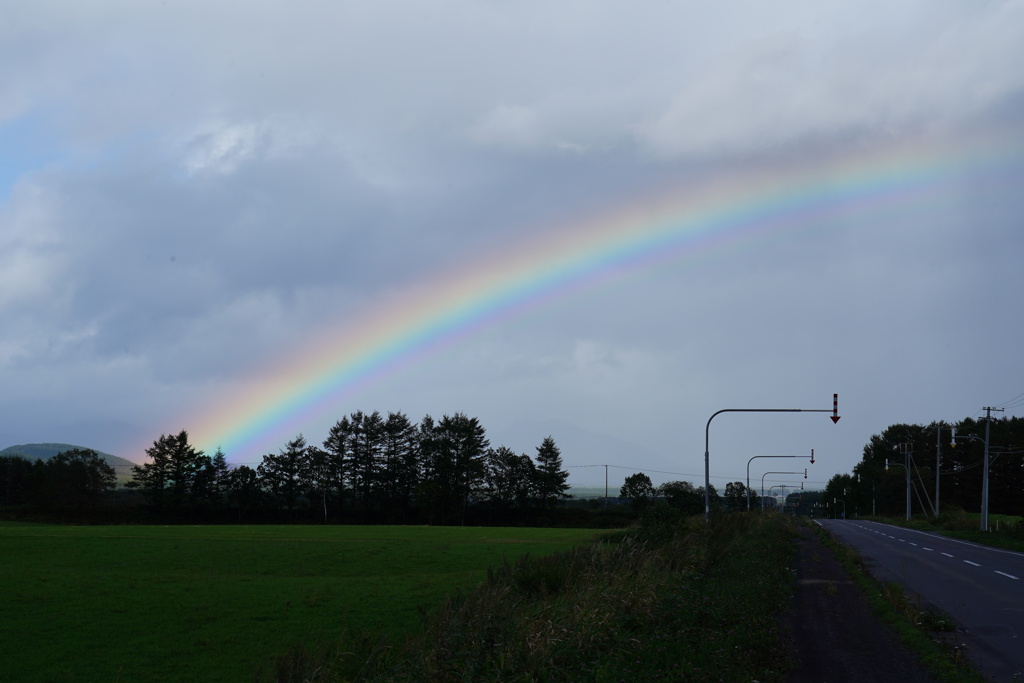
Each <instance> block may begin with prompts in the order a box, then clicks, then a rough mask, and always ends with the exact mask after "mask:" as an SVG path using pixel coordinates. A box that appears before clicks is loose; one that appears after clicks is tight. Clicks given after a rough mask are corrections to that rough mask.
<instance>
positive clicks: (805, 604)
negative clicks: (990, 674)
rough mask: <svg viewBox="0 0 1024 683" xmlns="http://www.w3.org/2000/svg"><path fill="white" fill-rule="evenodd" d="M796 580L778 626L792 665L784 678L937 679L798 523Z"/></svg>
mask: <svg viewBox="0 0 1024 683" xmlns="http://www.w3.org/2000/svg"><path fill="white" fill-rule="evenodd" d="M795 569H796V584H795V588H794V592H793V599H792V603H791V609H790V610H789V612H788V613H787V614H786V615H785V616H784V617H783V621H782V628H783V633H784V636H785V638H786V641H787V644H788V648H789V649H790V652H791V654H792V658H793V660H794V661H796V662H797V665H796V667H795V668H794V669H793V670H792V671H791V672H790V674H789V676H788V678H787V679H786V680H787V681H788V683H822V682H824V681H827V682H828V683H844V682H846V681H849V682H850V683H868V682H871V681H878V682H888V681H896V680H898V681H901V683H918V682H920V683H927V682H933V681H936V680H937V679H936V678H935V677H933V676H932V675H931V674H930V673H929V672H928V670H927V669H926V668H925V667H924V666H923V665H922V664H921V663H920V661H919V660H918V658H917V657H916V656H915V655H914V654H913V653H911V652H910V651H909V650H908V649H907V648H906V647H905V646H904V645H903V644H902V643H901V642H900V638H899V636H898V635H897V634H896V632H895V631H893V629H892V628H891V627H890V626H888V625H887V624H886V623H885V622H883V621H882V620H881V619H880V618H878V617H877V616H875V615H874V614H873V613H872V610H871V605H870V604H869V602H868V599H867V597H866V596H865V595H864V593H863V592H862V591H861V590H860V589H859V588H858V587H857V586H856V585H855V584H854V583H853V581H852V580H851V579H850V577H849V576H848V575H847V573H846V571H845V570H844V569H843V566H842V564H840V562H839V560H838V559H836V557H835V554H834V553H833V552H832V550H831V549H829V548H828V547H827V546H826V545H825V544H823V543H822V541H821V539H820V537H819V536H818V533H817V531H816V530H814V529H812V528H809V527H808V526H806V525H803V524H800V525H797V537H796V560H795Z"/></svg>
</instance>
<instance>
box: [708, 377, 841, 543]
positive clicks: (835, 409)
mask: <svg viewBox="0 0 1024 683" xmlns="http://www.w3.org/2000/svg"><path fill="white" fill-rule="evenodd" d="M829 412H830V413H832V424H835V423H837V422H839V394H832V410H828V409H821V410H817V409H807V408H723V409H722V410H719V411H716V412H714V413H712V414H711V417H709V418H708V423H707V426H705V427H704V523H705V524H706V523H708V522H710V521H711V452H710V449H709V444H710V441H711V438H710V437H711V421H712V420H714V419H715V417H716V416H718V415H721V414H722V413H829Z"/></svg>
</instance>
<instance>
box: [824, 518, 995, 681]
mask: <svg viewBox="0 0 1024 683" xmlns="http://www.w3.org/2000/svg"><path fill="white" fill-rule="evenodd" d="M813 526H814V528H815V530H816V531H817V532H818V534H819V535H820V536H821V538H822V542H823V543H824V544H825V545H826V546H828V547H829V548H830V549H831V550H832V552H833V553H835V556H836V558H837V559H838V560H839V561H840V563H842V565H843V568H844V569H845V570H846V573H847V574H849V576H850V578H851V580H853V582H854V583H856V584H857V586H859V587H860V589H861V590H862V591H864V594H865V595H866V596H867V598H868V600H869V601H870V602H871V606H872V609H873V610H874V612H875V614H876V615H877V616H879V617H880V618H881V619H883V620H884V621H885V622H886V623H888V624H889V625H890V626H891V627H892V628H893V630H894V631H896V633H897V634H899V636H900V640H902V642H903V643H904V644H905V645H906V646H907V647H908V648H910V650H911V651H913V652H914V653H915V654H916V655H917V656H918V657H919V658H920V660H921V662H922V663H923V664H924V665H925V666H926V667H927V668H928V670H929V671H931V673H932V674H933V675H934V676H935V677H936V678H937V679H938V680H939V681H941V682H942V683H985V678H984V677H983V676H982V675H981V674H979V673H978V672H976V671H975V670H974V669H973V668H972V667H971V664H970V663H969V662H968V661H967V659H966V657H965V656H964V653H963V651H962V650H960V649H959V648H958V647H957V646H956V645H955V644H953V643H951V642H950V639H949V638H947V637H946V634H949V633H951V632H952V631H953V630H954V626H953V621H952V620H951V619H950V618H949V617H948V616H946V615H944V614H942V613H941V612H938V611H935V610H934V609H931V608H924V607H922V605H921V604H920V602H919V601H912V600H910V599H908V598H907V596H906V594H905V593H904V591H903V588H902V587H901V586H899V585H897V584H895V583H886V584H880V583H879V582H878V581H876V580H875V579H874V577H872V576H871V575H870V574H869V573H868V571H867V570H866V569H865V567H864V562H863V560H862V559H861V557H860V555H859V554H858V553H857V551H856V550H854V549H853V548H851V547H849V546H847V545H844V544H842V543H840V542H838V541H836V540H835V539H834V538H832V536H831V535H830V534H829V533H828V532H827V531H826V530H825V529H823V528H822V527H821V526H819V525H813Z"/></svg>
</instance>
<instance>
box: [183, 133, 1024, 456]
mask: <svg viewBox="0 0 1024 683" xmlns="http://www.w3.org/2000/svg"><path fill="white" fill-rule="evenodd" d="M1021 151H1022V150H1021V146H1020V145H1019V144H1013V145H1007V144H1006V141H1005V140H989V141H983V142H979V141H974V142H973V143H972V144H970V145H962V146H949V145H921V144H918V145H914V146H899V147H892V148H888V149H886V150H884V151H881V152H876V153H873V154H863V155H859V156H856V157H852V158H847V159H844V160H840V161H837V162H835V163H833V164H830V165H828V166H827V167H823V166H822V165H820V164H819V165H817V166H815V167H814V168H800V167H795V168H789V169H783V170H781V171H780V170H779V169H778V168H772V169H767V170H760V171H757V172H750V173H745V174H743V175H742V176H736V175H733V176H730V177H729V178H723V179H719V180H717V181H713V182H708V183H702V184H700V185H699V186H697V187H694V186H692V184H691V185H690V186H689V187H687V188H685V189H682V190H675V191H668V192H662V193H660V194H659V195H658V196H656V197H653V198H646V199H644V200H641V201H637V202H636V203H634V204H633V205H631V206H629V207H626V208H625V209H619V210H616V211H612V212H606V213H605V214H603V215H601V216H598V217H595V218H590V219H582V220H580V221H578V222H576V223H575V224H572V225H567V226H564V227H562V228H560V229H556V230H552V231H548V232H547V233H546V235H547V236H545V237H543V238H541V239H539V240H534V241H531V242H528V243H524V244H518V245H514V246H513V247H511V248H508V249H503V250H501V251H500V253H496V254H493V255H492V256H491V257H489V258H488V257H483V258H480V259H478V260H477V261H476V262H475V264H473V265H471V266H470V267H468V268H466V269H465V270H463V271H461V272H457V273H454V274H441V275H439V276H438V277H437V278H436V279H434V280H432V281H430V282H427V283H410V284H409V286H408V288H407V291H405V292H403V293H401V294H396V295H395V296H393V297H392V298H391V300H389V301H388V302H386V303H384V304H381V303H377V304H375V305H374V307H373V309H374V310H372V311H370V312H369V313H367V314H366V315H364V316H363V317H361V318H357V319H349V320H345V321H342V322H341V324H339V325H338V326H337V327H335V328H334V329H331V330H327V331H326V332H325V333H324V334H323V335H321V336H320V337H319V338H318V339H317V341H316V342H315V343H313V344H309V345H305V346H302V347H301V348H297V349H296V351H295V353H294V355H292V356H291V357H289V358H287V359H284V360H283V362H281V363H280V364H278V365H277V366H276V367H272V368H270V369H269V370H267V369H264V370H263V371H261V372H260V373H259V374H258V375H257V376H254V377H252V378H249V379H246V380H244V381H241V382H239V383H238V384H237V385H235V386H234V387H233V388H231V389H230V390H229V391H228V392H227V394H226V395H220V396H217V397H215V399H214V400H213V401H211V402H210V403H209V404H207V405H206V406H205V407H204V408H203V409H201V410H200V411H199V412H196V413H195V414H193V415H191V416H188V417H186V418H185V420H184V421H183V424H184V426H185V428H186V429H188V430H189V433H190V436H191V438H192V441H193V442H194V443H196V444H197V445H199V447H201V448H204V449H206V450H207V451H208V452H212V450H213V449H216V448H218V447H220V448H222V449H223V451H224V452H225V453H226V454H227V456H228V459H229V460H232V461H236V462H238V461H252V460H258V459H259V457H260V456H261V455H262V454H263V453H265V452H271V451H276V450H277V449H279V448H280V447H281V446H283V444H284V442H285V441H286V440H287V439H289V438H291V437H293V436H295V434H296V433H298V432H299V431H301V427H302V425H303V424H307V423H308V422H310V421H311V420H312V419H314V418H316V417H318V416H320V417H322V416H324V415H327V414H329V413H331V412H332V411H333V414H335V415H336V416H337V417H340V416H341V415H343V414H345V413H347V412H349V410H354V409H357V406H352V407H346V405H345V404H346V401H349V400H350V399H352V398H353V397H354V396H356V395H357V394H358V393H359V392H360V391H361V390H363V389H364V388H366V387H367V386H369V385H372V384H373V383H374V382H377V381H379V380H380V379H381V378H382V377H385V376H388V375H391V374H394V373H396V372H399V371H401V370H402V369H403V368H406V367H408V366H409V365H411V364H414V363H417V362H420V361H421V360H422V359H423V358H425V357H427V356H429V355H430V354H431V353H433V352H435V351H436V350H438V349H439V348H442V347H444V346H447V345H450V344H454V343H458V342H459V341H460V340H463V339H465V338H467V337H469V336H471V335H473V334H474V333H475V332H477V331H478V330H480V329H481V328H484V327H487V326H491V325H495V324H499V323H500V322H501V321H503V320H506V319H508V318H510V317H512V316H515V315H517V314H520V313H521V312H523V311H525V310H529V309H530V308H534V307H537V306H541V305H544V304H545V303H546V302H549V301H551V300H552V299H555V298H559V297H565V296H568V295H570V294H571V293H573V292H576V291H580V290H584V289H587V288H590V287H593V286H594V285H595V284H597V283H599V282H602V281H605V280H608V279H613V278H615V277H618V276H621V275H622V274H623V273H625V272H632V271H635V270H637V269H643V268H648V267H651V266H653V265H656V264H659V263H664V262H677V261H679V260H680V259H684V258H686V257H693V256H695V255H698V254H701V253H704V252H706V251H707V250H712V249H723V248H724V247H725V245H726V244H727V243H732V244H739V243H744V242H747V243H749V241H750V240H752V239H754V238H756V236H758V235H763V236H768V235H773V236H774V235H778V234H784V233H787V232H791V231H795V230H799V229H801V228H805V229H817V228H816V226H822V225H827V224H828V222H829V219H830V218H832V217H835V216H846V215H849V214H851V213H856V212H864V211H869V210H871V209H872V208H875V207H879V206H884V205H887V204H891V203H893V202H907V201H916V200H925V201H927V200H929V199H930V198H934V197H937V196H939V193H941V192H942V190H943V189H944V188H945V187H947V186H948V184H949V183H952V182H955V181H957V180H959V179H962V178H965V177H975V176H978V175H979V174H988V175H990V176H991V177H994V178H996V180H997V181H998V179H999V176H1000V174H1005V173H1006V172H1007V169H1008V168H1012V169H1013V170H1014V171H1015V172H1016V173H1020V164H1021ZM822 229H824V228H822ZM396 409H400V407H396ZM314 440H315V439H314Z"/></svg>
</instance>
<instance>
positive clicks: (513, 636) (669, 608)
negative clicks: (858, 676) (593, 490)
mask: <svg viewBox="0 0 1024 683" xmlns="http://www.w3.org/2000/svg"><path fill="white" fill-rule="evenodd" d="M790 533H791V532H790V529H789V521H788V520H787V519H786V518H784V517H782V516H781V515H760V514H733V515H728V516H723V517H719V518H715V519H714V520H713V522H712V524H711V525H705V523H704V520H703V518H702V517H697V518H690V519H688V520H681V519H666V518H664V517H661V518H654V517H653V516H652V517H649V518H648V519H646V520H645V521H644V523H642V524H641V526H639V527H638V528H636V529H634V530H632V531H630V532H628V533H626V534H624V535H622V536H621V537H620V538H615V539H612V538H606V539H605V541H603V542H600V543H595V544H592V545H589V546H584V547H579V548H577V549H575V550H572V551H569V552H563V553H560V554H558V555H555V556H549V557H543V558H530V557H524V558H520V559H519V560H517V561H515V562H510V563H505V564H503V565H502V566H500V567H498V568H496V569H494V570H492V571H490V572H489V573H488V576H487V579H486V581H484V582H483V583H482V585H481V586H480V587H479V588H478V589H476V590H473V591H469V592H464V593H461V594H459V595H457V596H454V597H452V598H451V599H449V600H447V601H446V602H445V603H444V604H443V605H441V606H440V608H438V609H437V610H436V611H434V612H432V613H431V614H429V616H428V620H427V622H426V625H425V630H424V632H423V633H422V635H420V636H419V637H417V638H415V639H413V640H412V641H410V642H408V643H405V644H403V645H401V646H398V645H395V644H389V643H386V642H385V641H384V640H382V639H380V640H375V641H370V640H367V639H366V638H365V637H358V636H353V635H351V634H350V635H348V636H343V637H342V638H341V639H340V640H339V641H338V642H336V643H333V644H330V645H329V646H325V645H323V644H320V645H313V646H310V645H304V646H302V647H296V648H295V649H294V650H293V651H292V652H291V653H290V654H289V656H288V657H286V658H282V660H280V661H279V662H278V665H277V667H276V668H275V669H274V670H272V671H265V672H264V676H263V677H264V679H265V680H277V681H296V682H297V681H309V682H310V683H319V682H325V681H396V682H397V681H429V682H436V683H449V682H455V681H474V682H476V681H479V682H488V681H541V680H542V681H619V680H658V679H659V678H660V679H662V680H675V681H685V680H700V681H705V680H715V679H718V680H752V679H757V680H762V681H765V680H773V679H778V678H779V677H780V676H781V675H782V671H783V670H784V669H785V665H786V662H785V657H784V656H783V653H782V649H781V647H780V646H779V636H778V631H777V624H776V615H777V613H778V610H779V609H780V608H781V607H782V605H783V604H784V603H785V600H786V599H787V598H788V596H789V590H790V587H791V585H792V573H791V571H790V569H789V564H790V560H791V558H792V548H793V545H792V543H789V542H787V541H788V539H789V534H790Z"/></svg>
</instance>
